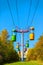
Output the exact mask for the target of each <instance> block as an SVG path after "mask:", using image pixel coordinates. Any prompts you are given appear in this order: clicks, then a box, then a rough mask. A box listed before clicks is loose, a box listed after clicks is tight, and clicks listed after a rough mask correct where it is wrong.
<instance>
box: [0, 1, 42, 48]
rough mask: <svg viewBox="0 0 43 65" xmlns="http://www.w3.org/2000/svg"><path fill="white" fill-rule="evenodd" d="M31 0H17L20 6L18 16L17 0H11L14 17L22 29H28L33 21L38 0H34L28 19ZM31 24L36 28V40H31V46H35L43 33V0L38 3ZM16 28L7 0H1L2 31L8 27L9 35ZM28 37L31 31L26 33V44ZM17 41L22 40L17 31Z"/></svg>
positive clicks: (0, 19)
mask: <svg viewBox="0 0 43 65" xmlns="http://www.w3.org/2000/svg"><path fill="white" fill-rule="evenodd" d="M30 1H31V0H17V7H18V17H17V9H16V0H9V3H10V7H11V11H12V15H13V18H14V23H15V25H16V26H18V27H19V28H20V29H26V28H27V27H28V26H29V25H30V23H31V20H32V17H33V14H34V11H35V8H36V5H37V1H38V0H32V4H31V10H30V16H29V19H28V15H29V14H28V11H29V7H30ZM27 19H28V23H27ZM31 26H34V28H35V31H34V33H35V40H33V41H30V40H29V44H30V45H29V47H30V48H32V47H34V45H35V43H36V42H37V41H38V38H39V37H40V35H42V33H43V0H39V5H38V8H37V11H36V13H35V16H34V19H33V21H32V24H31ZM14 28H15V26H14V25H13V21H12V17H11V14H10V11H9V7H8V3H7V0H0V31H2V30H3V29H7V31H8V33H9V35H10V36H11V35H12V29H14ZM28 39H29V33H26V34H24V44H25V43H26V40H28ZM16 42H21V34H20V33H17V41H16ZM16 42H15V43H14V46H15V45H16Z"/></svg>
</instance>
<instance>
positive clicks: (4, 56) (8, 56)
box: [0, 30, 19, 63]
mask: <svg viewBox="0 0 43 65" xmlns="http://www.w3.org/2000/svg"><path fill="white" fill-rule="evenodd" d="M8 37H9V36H8V32H7V30H3V31H2V32H1V33H0V63H5V62H13V61H18V60H19V56H18V54H17V52H16V51H15V50H14V46H13V42H12V41H11V40H8Z"/></svg>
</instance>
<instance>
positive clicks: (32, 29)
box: [29, 27, 34, 40]
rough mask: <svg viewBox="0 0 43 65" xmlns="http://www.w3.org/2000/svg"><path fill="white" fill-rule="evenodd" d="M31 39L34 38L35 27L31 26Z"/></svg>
mask: <svg viewBox="0 0 43 65" xmlns="http://www.w3.org/2000/svg"><path fill="white" fill-rule="evenodd" d="M29 38H30V40H34V27H31V28H30V35H29Z"/></svg>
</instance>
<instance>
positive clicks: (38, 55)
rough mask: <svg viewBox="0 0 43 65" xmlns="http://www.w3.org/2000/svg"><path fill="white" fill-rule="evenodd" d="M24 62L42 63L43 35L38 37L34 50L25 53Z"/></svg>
mask: <svg viewBox="0 0 43 65" xmlns="http://www.w3.org/2000/svg"><path fill="white" fill-rule="evenodd" d="M26 60H28V61H29V60H42V61H43V35H42V36H40V38H39V39H38V42H36V44H35V46H34V48H31V49H29V50H28V51H27V58H26Z"/></svg>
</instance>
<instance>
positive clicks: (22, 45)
mask: <svg viewBox="0 0 43 65" xmlns="http://www.w3.org/2000/svg"><path fill="white" fill-rule="evenodd" d="M23 60H24V33H22V34H21V61H23Z"/></svg>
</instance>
